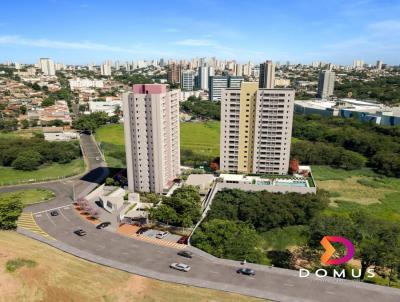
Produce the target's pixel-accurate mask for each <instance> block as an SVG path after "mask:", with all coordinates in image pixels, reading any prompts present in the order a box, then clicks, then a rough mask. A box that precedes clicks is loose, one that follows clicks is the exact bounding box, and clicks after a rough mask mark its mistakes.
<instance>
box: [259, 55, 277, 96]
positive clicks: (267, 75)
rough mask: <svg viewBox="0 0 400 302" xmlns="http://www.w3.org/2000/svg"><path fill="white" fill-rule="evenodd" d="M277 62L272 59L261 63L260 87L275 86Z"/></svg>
mask: <svg viewBox="0 0 400 302" xmlns="http://www.w3.org/2000/svg"><path fill="white" fill-rule="evenodd" d="M274 81H275V64H273V63H272V61H265V63H261V64H260V78H259V88H267V89H272V88H274V84H275V83H274Z"/></svg>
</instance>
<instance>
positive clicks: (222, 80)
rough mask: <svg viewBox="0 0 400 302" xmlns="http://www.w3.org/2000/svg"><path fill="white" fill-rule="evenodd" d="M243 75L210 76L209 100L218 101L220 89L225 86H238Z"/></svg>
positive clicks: (220, 93)
mask: <svg viewBox="0 0 400 302" xmlns="http://www.w3.org/2000/svg"><path fill="white" fill-rule="evenodd" d="M243 80H244V78H243V77H236V76H212V77H210V80H209V99H210V101H220V100H221V95H222V90H223V89H225V88H240V85H241V83H242V82H243Z"/></svg>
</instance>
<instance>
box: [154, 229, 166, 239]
mask: <svg viewBox="0 0 400 302" xmlns="http://www.w3.org/2000/svg"><path fill="white" fill-rule="evenodd" d="M168 234H169V233H168V232H166V231H161V232H158V233H157V235H156V238H157V239H163V238H165V237H166V236H167V235H168Z"/></svg>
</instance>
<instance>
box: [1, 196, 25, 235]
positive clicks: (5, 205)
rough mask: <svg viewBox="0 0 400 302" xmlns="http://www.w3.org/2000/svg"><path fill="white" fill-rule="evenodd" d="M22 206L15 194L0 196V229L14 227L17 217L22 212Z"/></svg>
mask: <svg viewBox="0 0 400 302" xmlns="http://www.w3.org/2000/svg"><path fill="white" fill-rule="evenodd" d="M22 208H23V204H22V202H21V199H20V198H18V197H16V196H13V197H2V198H0V229H3V230H10V229H15V228H16V227H17V224H16V222H17V220H18V217H19V216H20V215H21V213H22Z"/></svg>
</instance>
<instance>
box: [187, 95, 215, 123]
mask: <svg viewBox="0 0 400 302" xmlns="http://www.w3.org/2000/svg"><path fill="white" fill-rule="evenodd" d="M181 111H182V112H185V113H188V114H191V115H193V116H194V117H195V118H202V119H213V120H220V119H221V103H220V102H212V101H205V100H202V99H201V98H200V97H198V98H197V97H195V96H190V97H189V98H188V99H187V101H185V102H182V103H181Z"/></svg>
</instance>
